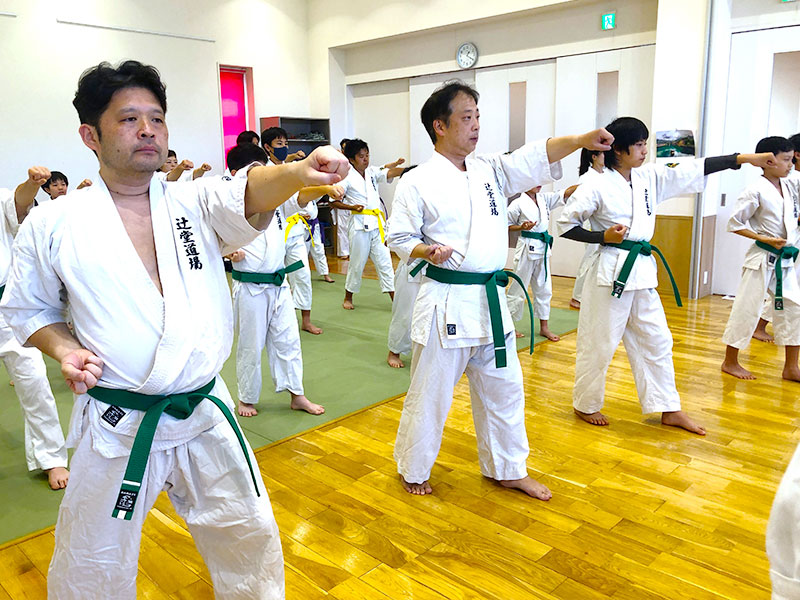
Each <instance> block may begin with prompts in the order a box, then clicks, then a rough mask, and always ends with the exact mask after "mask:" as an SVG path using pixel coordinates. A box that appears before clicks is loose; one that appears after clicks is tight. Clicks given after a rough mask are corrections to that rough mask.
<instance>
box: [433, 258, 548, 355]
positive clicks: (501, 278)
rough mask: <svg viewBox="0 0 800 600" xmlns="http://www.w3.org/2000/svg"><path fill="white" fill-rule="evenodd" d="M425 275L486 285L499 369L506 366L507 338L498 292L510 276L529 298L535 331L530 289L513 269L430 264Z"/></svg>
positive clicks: (441, 281) (465, 283)
mask: <svg viewBox="0 0 800 600" xmlns="http://www.w3.org/2000/svg"><path fill="white" fill-rule="evenodd" d="M425 275H426V276H427V277H430V278H431V279H433V280H434V281H438V282H440V283H452V284H457V285H483V286H485V287H486V298H487V299H488V301H489V319H490V321H491V324H492V341H493V343H494V365H495V367H497V368H498V369H502V368H503V367H505V366H506V364H507V361H506V340H505V336H504V335H503V314H502V313H501V312H500V297H499V296H498V294H497V287H498V286H500V287H506V286H507V285H508V282H509V279H508V278H509V277H512V278H514V279H516V280H517V281H518V282H519V284H520V286H521V287H522V291H523V292H525V298H526V299H527V300H528V313H529V314H530V317H531V331H533V306H532V305H531V299H530V296H528V290H526V289H525V287H526V286H525V284H524V283H522V280H521V279H520V278H519V277H517V275H516V274H515V273H512V272H511V271H503V270H500V271H494V272H492V273H467V272H465V271H452V270H450V269H442V268H441V267H437V266H435V265H431V264H429V265H428V270H427V271H425ZM531 354H533V341H531Z"/></svg>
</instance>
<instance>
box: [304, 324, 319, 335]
mask: <svg viewBox="0 0 800 600" xmlns="http://www.w3.org/2000/svg"><path fill="white" fill-rule="evenodd" d="M300 329H302V330H303V331H307V332H308V333H313V334H314V335H319V334H320V333H322V329H321V328H320V327H317V326H316V325H314V324H313V323H312V322H311V321H309V322H308V323H303V326H302V327H301V328H300Z"/></svg>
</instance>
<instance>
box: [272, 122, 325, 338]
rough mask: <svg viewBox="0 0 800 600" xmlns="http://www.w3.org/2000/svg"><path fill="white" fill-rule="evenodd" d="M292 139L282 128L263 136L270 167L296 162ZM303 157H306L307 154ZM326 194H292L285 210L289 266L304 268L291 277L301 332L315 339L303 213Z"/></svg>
mask: <svg viewBox="0 0 800 600" xmlns="http://www.w3.org/2000/svg"><path fill="white" fill-rule="evenodd" d="M288 136H289V134H288V133H286V130H285V129H283V128H281V127H270V128H269V129H265V130H264V131H263V132H262V133H261V144H262V145H263V146H264V150H266V152H267V154H268V155H269V160H270V163H269V164H271V165H282V164H284V163H287V162H294V160H290V159H291V158H292V157H293V156H296V154H295V155H291V154H289V142H288ZM303 156H305V155H304V154H303ZM299 158H302V157H299ZM329 191H330V192H331V193H332V194H333V195H334V196H335V195H336V194H337V193H339V192H341V188H337V191H332V190H329ZM325 193H327V192H326V190H323V189H317V188H314V187H311V188H305V189H303V190H301V191H299V192H298V193H296V194H292V197H291V198H289V199H288V200H287V201H286V202H285V203H284V204H283V206H282V207H281V208H282V211H283V216H284V217H286V231H285V237H286V266H287V267H288V266H289V265H292V264H295V263H296V262H297V261H300V262H301V263H302V264H303V266H302V267H301V268H300V269H297V270H296V271H292V272H291V273H289V285H290V286H291V289H292V298H293V299H294V304H295V308H297V309H298V310H299V311H300V316H301V319H300V329H302V330H303V331H307V332H308V333H311V334H313V335H319V334H321V333H322V328H321V327H317V326H316V325H315V324H314V323H312V321H311V304H312V301H313V292H312V289H311V268H310V267H309V265H308V249H307V248H306V242H305V236H306V233H309V232H310V230H311V228H310V227H309V225H308V221H307V220H306V218H305V217H304V216H303V212H304V211H305V207H306V205H307V204H308V202H309V201H311V200H316V199H317V198H320V197H321V196H323V195H324V194H325Z"/></svg>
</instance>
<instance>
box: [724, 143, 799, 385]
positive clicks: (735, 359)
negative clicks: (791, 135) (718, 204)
mask: <svg viewBox="0 0 800 600" xmlns="http://www.w3.org/2000/svg"><path fill="white" fill-rule="evenodd" d="M756 152H757V153H759V152H772V153H773V154H774V155H775V157H776V159H777V164H776V165H775V166H767V167H764V173H763V176H762V177H759V178H758V179H757V180H756V181H754V182H753V183H752V184H750V185H749V186H747V188H746V189H745V190H744V191H743V192H742V193H741V195H740V196H739V199H738V200H737V202H736V208H735V209H734V211H733V214H732V215H731V218H730V220H729V221H728V231H732V232H733V233H736V234H738V235H741V236H743V237H746V238H749V239H751V240H755V243H754V244H753V245H752V246H750V248H749V249H748V251H747V254H746V255H745V259H744V267H743V269H742V280H741V282H740V283H739V288H738V289H737V290H736V299H735V300H734V302H733V308H731V314H730V317H729V318H728V324H727V325H726V326H725V333H724V334H723V336H722V341H723V342H725V345H726V348H725V360H724V361H723V363H722V371H723V372H725V373H728V374H729V375H733V376H734V377H738V378H739V379H755V376H754V375H753V374H752V373H751V372H750V371H748V370H747V369H745V368H744V367H743V366H742V365H740V364H739V351H740V350H743V349H744V348H747V346H748V344H749V343H750V338H751V337H752V335H753V329H754V328H755V327H756V324H757V323H758V319H759V317H760V315H761V312H762V308H763V302H764V296H765V294H766V295H768V296H769V298H770V301H771V303H772V305H773V307H774V311H773V323H772V327H773V330H774V332H775V342H776V343H778V344H780V345H782V346H784V347H785V353H786V361H785V363H784V366H783V378H784V379H788V380H791V381H800V367H798V365H797V357H798V350H799V349H800V285H798V282H797V274H796V273H795V269H794V263H795V262H796V260H797V255H798V248H797V243H798V237H800V234H799V232H798V227H797V219H798V217H800V198H798V194H799V193H800V185H798V181H797V180H794V181H793V180H790V179H789V177H788V175H789V173H790V172H791V170H792V158H793V152H792V144H791V142H790V141H789V140H787V139H786V138H782V137H777V136H773V137H768V138H764V139H763V140H761V141H759V142H758V144H757V145H756Z"/></svg>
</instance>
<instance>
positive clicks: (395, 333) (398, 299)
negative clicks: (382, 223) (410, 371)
mask: <svg viewBox="0 0 800 600" xmlns="http://www.w3.org/2000/svg"><path fill="white" fill-rule="evenodd" d="M424 268H425V261H423V260H421V259H416V260H411V261H409V262H406V261H404V260H401V261H400V262H399V263H397V268H396V269H395V271H394V298H393V299H392V319H391V321H389V336H388V344H387V345H388V346H389V354H388V356H387V357H386V364H388V365H389V366H390V367H392V368H394V369H402V368H404V367H405V366H406V364H405V363H404V362H403V360H402V359H401V358H400V355H401V354H409V353H410V352H411V316H412V314H413V312H414V302H416V300H417V294H418V293H419V286H420V283H421V281H422V270H423V269H424Z"/></svg>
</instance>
